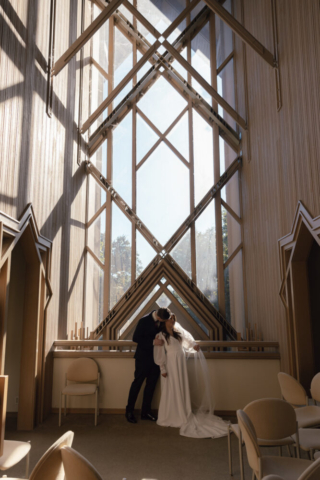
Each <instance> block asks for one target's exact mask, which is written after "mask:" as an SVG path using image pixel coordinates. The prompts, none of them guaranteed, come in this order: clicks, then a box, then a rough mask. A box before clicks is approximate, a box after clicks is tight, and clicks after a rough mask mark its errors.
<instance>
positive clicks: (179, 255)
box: [170, 228, 192, 278]
mask: <svg viewBox="0 0 320 480" xmlns="http://www.w3.org/2000/svg"><path fill="white" fill-rule="evenodd" d="M170 255H171V256H172V258H173V259H174V260H175V261H176V262H177V264H178V265H179V266H180V267H181V268H182V270H183V271H184V272H185V273H186V274H187V275H188V276H189V277H190V278H191V276H192V273H191V232H190V228H189V230H188V231H187V232H186V233H185V234H184V236H183V237H182V238H181V240H180V241H179V242H178V243H177V245H176V246H175V247H174V249H173V250H171V252H170Z"/></svg>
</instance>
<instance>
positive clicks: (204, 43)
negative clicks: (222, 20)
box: [191, 24, 212, 105]
mask: <svg viewBox="0 0 320 480" xmlns="http://www.w3.org/2000/svg"><path fill="white" fill-rule="evenodd" d="M191 65H192V66H193V68H194V69H195V70H197V72H198V73H199V74H200V75H201V76H202V77H203V78H204V79H205V80H206V81H207V82H208V83H209V85H211V68H210V37H209V28H208V24H207V25H206V26H205V27H204V28H203V29H202V30H201V31H200V32H199V33H198V35H197V36H196V37H195V38H194V39H193V40H192V42H191ZM192 86H193V87H194V88H195V89H196V91H197V92H198V93H199V94H200V95H201V96H202V97H203V98H204V99H205V100H206V102H208V103H209V105H212V98H211V95H210V94H209V93H208V92H207V91H206V90H205V89H204V88H203V87H202V86H201V85H200V84H199V83H198V82H197V81H196V80H194V79H192Z"/></svg>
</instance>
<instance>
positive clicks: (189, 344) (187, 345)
mask: <svg viewBox="0 0 320 480" xmlns="http://www.w3.org/2000/svg"><path fill="white" fill-rule="evenodd" d="M174 328H175V330H177V332H179V333H180V335H181V337H182V346H183V348H184V350H185V351H187V352H193V351H194V347H195V346H196V345H197V342H196V341H195V339H194V338H193V336H192V335H191V333H190V332H188V331H187V330H185V329H184V328H183V327H182V326H181V325H180V323H178V322H176V323H175V326H174Z"/></svg>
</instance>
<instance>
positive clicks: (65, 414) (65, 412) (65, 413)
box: [64, 395, 68, 417]
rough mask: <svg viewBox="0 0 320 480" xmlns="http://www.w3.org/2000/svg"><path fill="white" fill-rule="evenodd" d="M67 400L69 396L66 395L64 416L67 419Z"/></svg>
mask: <svg viewBox="0 0 320 480" xmlns="http://www.w3.org/2000/svg"><path fill="white" fill-rule="evenodd" d="M67 398H68V395H65V396H64V416H65V417H66V416H67Z"/></svg>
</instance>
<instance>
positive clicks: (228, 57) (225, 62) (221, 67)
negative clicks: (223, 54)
mask: <svg viewBox="0 0 320 480" xmlns="http://www.w3.org/2000/svg"><path fill="white" fill-rule="evenodd" d="M233 57H234V50H232V52H231V53H230V54H229V55H228V56H227V58H226V59H225V60H224V61H223V62H222V63H221V65H220V66H219V67H218V68H217V71H216V73H217V76H218V75H219V74H220V73H221V72H222V70H223V69H224V68H225V67H226V66H227V65H228V63H229V62H230V61H231V60H232V59H233Z"/></svg>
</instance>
